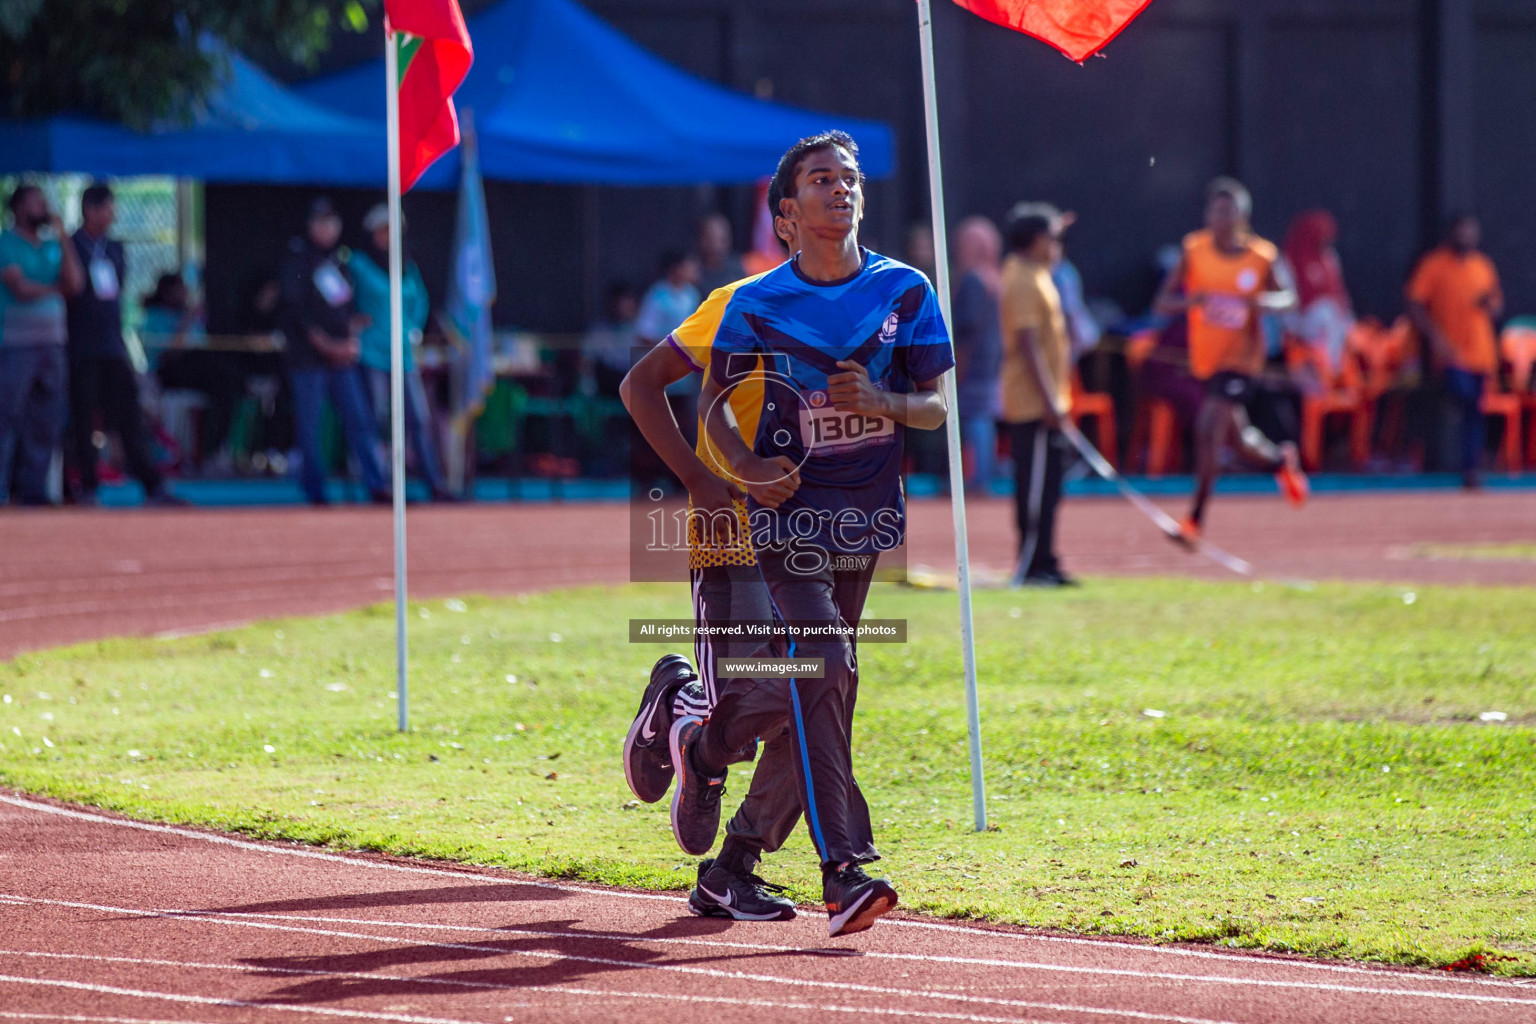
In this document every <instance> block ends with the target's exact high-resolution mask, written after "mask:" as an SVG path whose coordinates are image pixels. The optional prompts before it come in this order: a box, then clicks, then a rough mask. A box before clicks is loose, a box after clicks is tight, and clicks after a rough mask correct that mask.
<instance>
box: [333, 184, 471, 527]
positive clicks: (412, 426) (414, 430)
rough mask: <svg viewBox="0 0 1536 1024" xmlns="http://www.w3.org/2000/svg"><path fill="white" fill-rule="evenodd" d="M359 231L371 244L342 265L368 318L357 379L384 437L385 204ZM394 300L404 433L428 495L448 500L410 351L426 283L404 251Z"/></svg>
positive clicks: (423, 315) (424, 310) (418, 332)
mask: <svg viewBox="0 0 1536 1024" xmlns="http://www.w3.org/2000/svg"><path fill="white" fill-rule="evenodd" d="M363 230H364V231H367V232H368V239H369V242H370V243H371V246H370V248H369V249H368V250H367V251H364V252H356V253H353V254H352V258H351V259H350V260H349V261H348V264H347V267H348V269H349V270H350V271H351V273H352V282H353V284H354V285H355V286H356V288H357V310H358V312H359V313H360V314H362V315H363V316H364V317H366V318H367V321H368V322H367V324H366V325H365V326H364V327H363V331H362V336H361V338H360V339H359V341H360V343H361V346H362V351H361V355H360V356H359V362H360V363H361V365H362V374H363V381H364V383H365V384H367V387H368V396H369V398H370V399H371V400H372V403H373V415H374V419H375V421H376V423H377V425H378V429H379V431H381V432H382V433H383V435H384V436H385V437H389V436H391V434H390V426H389V408H390V406H389V397H390V385H389V376H390V351H389V344H390V337H389V333H390V332H389V269H388V268H389V208H388V207H387V206H385V205H384V204H383V203H380V204H379V205H377V206H375V207H374V208H373V209H371V210H369V211H368V215H367V216H366V217H364V218H363ZM400 299H401V312H402V314H403V319H402V321H401V324H402V327H401V330H402V332H403V337H404V340H405V345H404V348H405V352H404V355H405V364H404V365H405V382H404V383H405V431H406V436H407V437H408V439H409V443H410V445H411V448H412V449H413V450H414V451H415V452H416V466H417V468H418V469H419V470H420V471H421V475H422V476H423V477H424V478H426V481H427V486H428V487H429V488H431V491H432V498H433V500H434V501H448V500H452V498H453V495H452V494H450V493H449V491H448V486H447V484H445V483H444V482H443V472H442V470H441V469H440V468H439V462H438V458H437V446H436V445H435V444H433V438H432V416H431V411H430V410H429V409H428V407H427V390H426V388H425V387H423V386H422V383H421V371H420V370H418V369H417V368H416V355H415V350H416V347H417V346H418V345H420V344H421V336H422V331H423V329H425V328H426V326H427V314H428V313H429V312H430V311H431V305H430V303H429V302H428V300H427V284H426V282H425V281H424V280H422V277H421V268H420V267H418V266H417V265H416V261H415V260H413V259H411V258H410V257H409V256H407V257H405V259H404V273H403V274H402V276H401V289H400Z"/></svg>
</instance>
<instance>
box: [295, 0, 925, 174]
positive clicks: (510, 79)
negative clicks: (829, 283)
mask: <svg viewBox="0 0 1536 1024" xmlns="http://www.w3.org/2000/svg"><path fill="white" fill-rule="evenodd" d="M469 32H470V38H471V39H473V40H474V44H475V64H474V67H473V68H472V69H471V70H470V73H469V77H468V78H467V79H466V80H465V82H464V84H463V85H462V86H461V87H460V89H459V92H458V93H457V95H456V99H457V102H458V104H459V107H460V109H461V110H464V109H467V110H470V111H472V112H473V115H474V124H475V130H476V133H477V135H478V137H479V141H480V164H481V170H482V173H483V174H484V175H485V177H486V178H500V179H506V180H514V181H541V182H585V183H594V184H596V183H606V184H632V185H663V184H692V183H694V182H700V181H710V182H717V183H730V182H746V181H754V180H757V179H760V178H762V177H764V176H766V175H768V174H771V173H772V172H773V169H774V167H775V165H776V164H777V161H778V158H779V155H780V154H781V153H783V151H784V150H785V149H787V148H788V147H789V146H790V145H791V144H793V143H794V142H795V140H797V139H799V138H802V137H804V136H806V135H811V134H814V133H816V132H819V131H823V130H825V129H828V128H842V129H844V130H845V131H848V132H849V133H850V134H852V135H853V136H854V138H856V139H857V140H858V141H859V145H860V147H861V157H862V163H863V164H864V167H865V171H866V172H867V173H869V174H870V175H872V176H881V175H885V174H887V173H889V172H890V170H891V167H892V164H893V163H894V145H893V142H892V136H891V131H890V129H889V128H888V127H887V126H885V125H884V124H881V123H878V122H874V121H859V120H855V119H853V118H846V117H839V116H834V115H829V114H819V113H814V112H812V111H807V110H800V109H797V108H794V107H788V106H784V105H782V104H777V103H769V102H765V101H762V100H758V99H754V98H752V97H750V96H746V95H743V94H741V93H737V92H733V91H731V90H729V89H724V88H722V87H720V86H717V85H714V84H712V83H710V82H707V81H704V80H703V79H700V78H696V77H694V76H693V75H689V74H687V73H685V72H682V71H679V70H678V69H677V68H674V67H672V66H671V65H670V64H667V63H666V62H665V61H663V60H661V59H660V58H658V57H656V56H654V55H653V54H651V53H649V52H647V51H646V50H644V49H642V48H641V47H640V46H638V45H636V44H635V43H634V42H633V41H631V40H630V39H629V38H627V37H626V36H624V35H623V34H622V33H620V32H618V31H617V30H615V29H614V28H612V27H611V26H609V25H608V24H607V23H605V22H603V21H602V20H600V19H599V18H597V17H595V16H594V15H592V14H591V13H589V12H588V11H586V10H585V9H584V8H582V7H581V6H580V5H578V4H577V3H575V2H573V0H504V2H503V3H500V4H498V5H496V6H495V7H492V8H490V9H488V10H486V11H484V12H482V13H481V14H479V15H478V16H476V17H474V18H472V19H471V20H470V21H469ZM383 77H384V72H383V66H382V59H381V60H380V61H375V62H372V63H369V64H367V65H364V66H362V67H359V68H354V69H352V70H349V71H345V72H341V73H339V74H335V75H330V76H327V77H325V78H321V79H317V80H315V81H313V82H311V83H308V84H306V85H302V86H300V87H299V91H300V92H301V93H302V94H303V95H304V96H306V97H307V98H309V99H312V100H314V101H315V102H317V103H321V104H324V105H326V106H329V107H332V108H334V109H336V110H340V111H343V112H345V113H348V114H352V115H355V116H357V117H360V118H364V119H366V120H368V121H369V122H372V123H379V122H382V120H383V118H384V94H383V90H382V89H381V88H380V86H379V83H380V81H381V80H382V78H383ZM451 159H452V158H446V159H445V160H444V161H441V162H440V165H439V166H437V167H434V168H433V169H432V172H430V173H432V175H433V178H434V179H438V180H440V178H439V176H440V175H441V174H442V173H443V172H444V171H446V170H448V168H444V167H442V166H441V164H442V163H450V161H451ZM427 183H428V184H431V182H427Z"/></svg>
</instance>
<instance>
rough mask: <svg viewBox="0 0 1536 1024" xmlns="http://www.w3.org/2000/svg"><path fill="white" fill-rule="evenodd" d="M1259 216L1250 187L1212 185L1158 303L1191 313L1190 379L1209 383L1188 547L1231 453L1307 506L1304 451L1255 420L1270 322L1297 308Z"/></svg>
mask: <svg viewBox="0 0 1536 1024" xmlns="http://www.w3.org/2000/svg"><path fill="white" fill-rule="evenodd" d="M1252 212H1253V199H1252V198H1251V197H1250V196H1249V194H1248V190H1247V189H1246V188H1244V187H1243V185H1242V184H1241V183H1240V182H1238V181H1236V180H1234V179H1232V178H1217V179H1216V180H1215V181H1213V182H1211V184H1210V185H1209V187H1208V188H1207V189H1206V203H1205V229H1204V230H1203V231H1195V232H1192V233H1191V234H1189V235H1187V236H1185V238H1184V246H1183V253H1182V255H1181V257H1180V260H1179V265H1178V266H1177V267H1175V268H1174V270H1173V272H1172V273H1171V274H1169V275H1168V277H1167V278H1166V279H1165V280H1164V281H1163V287H1162V289H1161V291H1160V292H1159V293H1158V296H1157V303H1156V308H1157V311H1158V312H1160V313H1163V314H1165V315H1169V316H1172V315H1176V314H1180V313H1183V314H1185V316H1186V318H1187V320H1188V324H1189V368H1190V372H1191V373H1192V374H1193V375H1194V377H1195V379H1196V380H1199V381H1200V382H1201V383H1202V384H1204V385H1205V400H1204V401H1203V402H1202V403H1201V406H1200V412H1199V414H1198V415H1197V416H1196V418H1195V472H1196V474H1197V478H1198V479H1197V482H1196V485H1195V496H1194V502H1193V504H1192V505H1191V507H1190V511H1189V515H1188V517H1186V518H1185V520H1184V521H1183V523H1181V524H1180V525H1181V529H1182V531H1183V536H1184V538H1185V539H1186V540H1192V539H1194V538H1195V537H1198V536H1199V535H1200V531H1201V528H1202V525H1203V523H1204V520H1205V506H1206V504H1207V502H1208V501H1209V500H1210V497H1211V491H1212V489H1213V488H1214V487H1215V485H1216V476H1217V473H1218V471H1219V469H1220V457H1221V449H1222V447H1223V446H1224V445H1230V446H1231V447H1232V449H1233V451H1235V452H1236V453H1237V455H1238V457H1239V458H1241V459H1242V460H1243V461H1244V462H1246V463H1248V464H1249V465H1251V466H1253V467H1255V468H1257V469H1264V470H1268V471H1270V472H1272V473H1274V474H1275V479H1276V481H1277V482H1278V483H1279V485H1280V490H1281V491H1282V492H1283V493H1284V494H1285V496H1286V497H1287V498H1288V499H1289V500H1290V501H1291V502H1292V503H1293V504H1295V505H1298V506H1299V505H1301V504H1303V503H1304V502H1305V501H1306V498H1307V490H1308V484H1307V478H1306V476H1305V475H1304V474H1303V473H1302V471H1301V463H1300V459H1299V458H1298V457H1297V454H1296V446H1295V445H1293V444H1290V443H1289V442H1287V443H1285V444H1279V445H1277V444H1275V443H1274V442H1273V441H1271V440H1270V439H1269V438H1268V437H1265V436H1264V434H1263V433H1262V432H1260V431H1259V429H1258V428H1256V427H1255V426H1253V424H1252V423H1250V422H1249V419H1248V405H1249V403H1250V402H1251V401H1252V400H1253V398H1254V395H1255V387H1254V377H1255V376H1256V375H1257V374H1258V373H1259V372H1260V371H1261V370H1262V369H1263V368H1264V339H1263V334H1262V331H1261V326H1262V325H1261V323H1260V320H1261V318H1262V317H1263V315H1264V314H1265V313H1281V312H1284V311H1286V310H1288V309H1290V308H1291V307H1293V306H1294V305H1295V304H1296V292H1295V289H1294V288H1293V287H1292V286H1291V283H1290V280H1289V276H1288V275H1287V274H1286V272H1285V270H1284V265H1283V264H1282V263H1281V262H1280V254H1279V252H1278V251H1277V250H1276V249H1275V247H1274V246H1273V245H1272V244H1270V243H1269V242H1267V241H1265V240H1264V239H1262V238H1260V237H1259V236H1258V235H1255V234H1254V233H1253V230H1252V229H1251V228H1250V227H1249V226H1248V220H1249V217H1250V215H1251V214H1252Z"/></svg>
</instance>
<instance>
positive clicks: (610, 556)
mask: <svg viewBox="0 0 1536 1024" xmlns="http://www.w3.org/2000/svg"><path fill="white" fill-rule="evenodd" d="M1167 506H1168V507H1169V508H1172V509H1177V507H1178V506H1177V503H1176V502H1170V503H1167ZM911 512H912V528H911V530H910V537H911V550H910V552H909V556H908V561H909V562H910V563H911V564H913V565H920V564H921V565H929V566H933V567H934V568H936V569H940V570H942V569H945V568H946V567H948V568H949V569H953V566H954V539H953V533H952V530H951V520H950V510H949V504H948V503H947V502H944V501H931V500H930V501H914V502H912V503H911ZM1211 516H1212V522H1211V532H1210V537H1211V539H1212V540H1213V541H1215V542H1216V543H1217V544H1220V545H1222V546H1224V547H1226V548H1228V549H1229V550H1231V551H1233V552H1234V553H1236V554H1238V555H1241V556H1243V557H1244V558H1247V559H1248V560H1249V561H1251V562H1253V563H1254V566H1255V569H1256V571H1257V572H1258V573H1259V574H1260V575H1264V576H1271V577H1276V578H1297V577H1300V578H1305V579H1368V580H1385V581H1391V582H1404V583H1502V584H1512V585H1526V586H1528V585H1533V584H1536V559H1526V560H1523V561H1522V560H1510V561H1472V560H1468V559H1458V558H1447V559H1432V558H1424V557H1418V555H1417V550H1418V545H1421V544H1425V543H1435V544H1458V543H1482V544H1500V543H1511V542H1524V543H1527V544H1536V492H1514V491H1511V492H1490V493H1483V494H1472V495H1465V494H1461V493H1453V492H1438V493H1430V494H1389V495H1349V496H1334V495H1330V496H1325V497H1322V498H1319V499H1317V500H1314V501H1313V502H1312V504H1311V505H1310V506H1308V508H1307V509H1305V510H1304V511H1301V512H1296V511H1293V510H1291V509H1289V508H1287V507H1286V506H1285V505H1284V504H1283V503H1282V502H1280V501H1279V500H1278V499H1275V498H1263V497H1241V498H1238V497H1233V498H1227V497H1223V498H1220V499H1219V500H1218V501H1217V502H1216V504H1215V505H1214V506H1213V510H1212V513H1211ZM407 521H408V525H409V530H410V541H409V552H410V582H411V593H412V595H413V596H417V597H423V598H426V597H446V596H451V595H455V594H467V593H484V594H509V593H518V592H524V591H529V590H539V589H546V588H549V587H559V586H571V585H577V584H592V583H620V582H623V581H624V580H625V579H627V578H628V574H629V523H628V520H627V516H626V508H625V506H624V505H623V504H621V503H609V504H590V505H510V506H509V505H481V506H474V505H471V506H458V507H448V508H442V507H439V508H422V509H415V508H413V509H412V510H411V512H410V513H409V517H408V520H407ZM1012 521H1013V520H1012V505H1011V503H1010V502H1008V501H1006V500H1002V499H990V500H986V501H980V502H972V503H971V509H970V516H969V524H970V539H971V552H972V559H973V561H974V563H975V565H976V568H977V577H978V579H986V578H989V577H991V578H997V577H1000V576H1004V575H1006V573H1007V572H1008V570H1009V569H1010V568H1011V561H1012V558H1011V555H1012V551H1013V549H1014V545H1015V543H1016V541H1015V540H1014V537H1013V525H1012ZM1060 532H1061V544H1060V546H1061V550H1062V552H1063V556H1064V561H1065V563H1066V565H1067V566H1068V567H1069V568H1070V569H1071V570H1072V571H1073V572H1078V573H1086V574H1090V575H1198V576H1203V577H1207V578H1212V579H1220V578H1231V577H1229V576H1226V575H1225V574H1224V571H1223V570H1221V569H1219V568H1217V567H1216V566H1214V565H1211V564H1210V563H1207V562H1203V561H1201V560H1200V559H1198V558H1196V557H1195V556H1192V555H1189V554H1187V553H1185V552H1184V551H1182V550H1180V549H1179V548H1177V547H1175V546H1174V545H1172V544H1170V543H1169V542H1168V541H1167V540H1166V539H1164V538H1163V536H1162V535H1161V534H1160V533H1158V532H1157V531H1156V530H1155V529H1154V528H1153V527H1152V526H1151V525H1150V524H1148V523H1147V522H1146V521H1145V520H1144V519H1142V518H1141V517H1140V516H1139V515H1138V514H1137V513H1136V512H1134V511H1132V510H1131V508H1130V507H1129V506H1128V505H1126V504H1125V503H1124V502H1122V501H1120V500H1119V499H1114V498H1108V499H1084V500H1073V501H1069V502H1068V503H1067V504H1066V505H1064V506H1063V510H1062V518H1061V529H1060ZM391 571H392V556H391V551H390V525H389V512H388V510H387V509H370V508H363V509H346V508H338V509H327V510H319V511H312V510H309V509H259V510H245V511H224V510H194V509H188V510H176V511H171V510H156V511H118V510H92V511H63V512H55V511H46V512H41V511H40V512H34V511H30V510H16V511H9V510H0V658H6V657H10V656H12V655H14V654H16V653H17V652H19V651H25V650H38V649H41V648H46V647H55V646H58V645H61V644H66V643H78V642H81V641H87V640H96V639H99V638H102V637H107V636H121V635H128V634H152V633H162V632H179V631H193V630H202V629H210V628H213V627H216V626H221V625H228V624H231V623H240V622H248V621H250V620H252V619H257V618H270V617H276V616H282V615H311V614H316V613H320V612H330V611H339V610H342V609H346V608H355V607H358V606H361V605H365V604H371V603H374V602H377V601H384V600H388V599H389V597H390V595H391V587H392V584H391Z"/></svg>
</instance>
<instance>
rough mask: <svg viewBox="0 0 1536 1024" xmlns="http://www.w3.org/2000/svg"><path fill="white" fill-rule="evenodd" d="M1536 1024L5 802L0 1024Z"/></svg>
mask: <svg viewBox="0 0 1536 1024" xmlns="http://www.w3.org/2000/svg"><path fill="white" fill-rule="evenodd" d="M635 1019H656V1020H664V1021H667V1022H668V1024H690V1022H699V1024H716V1022H718V1021H720V1020H721V1019H728V1020H730V1021H731V1022H732V1024H736V1022H741V1024H748V1022H756V1021H763V1022H768V1021H783V1020H787V1019H793V1020H807V1021H809V1020H814V1021H844V1020H876V1019H878V1020H891V1021H901V1020H912V1021H974V1022H988V1024H990V1022H1007V1024H1014V1022H1026V1021H1027V1022H1040V1024H1043V1022H1052V1024H1091V1022H1103V1024H1112V1022H1178V1024H1273V1022H1277V1021H1284V1022H1287V1024H1373V1022H1380V1024H1389V1022H1390V1024H1431V1022H1433V1024H1472V1022H1479V1024H1493V1022H1499V1024H1536V986H1531V985H1524V984H1521V983H1519V982H1513V981H1500V980H1494V979H1486V978H1466V977H1461V976H1452V975H1445V974H1428V973H1421V972H1412V971H1405V970H1390V969H1385V968H1364V967H1357V966H1349V965H1342V964H1323V963H1317V962H1307V961H1300V960H1294V959H1285V958H1280V957H1272V956H1259V955H1243V954H1236V953H1225V952H1218V951H1215V950H1213V949H1209V948H1195V947H1177V946H1163V947H1158V946H1146V945H1138V944H1134V943H1129V942H1115V941H1106V940H1096V939H1084V938H1074V937H1070V936H1059V935H1046V934H1039V933H1030V932H1024V931H1017V930H1002V929H992V928H979V927H967V926H963V925H955V924H948V923H941V922H937V921H927V920H919V919H913V918H900V917H896V918H887V919H886V920H885V921H883V922H881V923H880V924H878V925H877V926H876V927H875V928H874V929H872V930H871V931H868V932H865V933H863V934H861V935H857V936H850V937H847V938H840V939H828V938H827V935H826V919H825V917H823V916H821V915H820V914H815V913H809V912H808V913H805V914H804V915H803V916H801V917H800V918H798V919H797V920H795V921H791V922H780V923H771V924H754V925H743V924H731V923H728V922H721V921H716V920H705V919H699V918H694V917H690V916H689V915H688V914H687V913H686V911H685V910H684V907H683V903H682V900H681V898H680V897H679V896H677V895H675V894H673V895H661V894H653V893H638V892H626V891H620V890H603V889H596V888H591V887H586V886H578V885H566V884H560V883H554V882H548V881H543V880H537V879H530V878H522V877H518V876H514V875H511V874H508V873H506V872H492V871H485V870H475V869H469V868H455V867H445V866H439V865H430V864H424V863H419V862H410V861H401V860H391V859H385V858H379V857H365V856H340V855H336V854H331V853H326V852H322V851H318V850H314V849H311V848H306V847H301V846H289V845H281V844H269V843H255V842H248V841H244V840H239V839H233V838H230V837H226V836H220V835H216V834H213V833H205V832H197V831H192V830H188V829H178V828H169V827H166V826H159V825H145V824H140V823H137V822H130V821H127V820H124V819H120V818H115V817H111V816H108V815H104V814H95V813H92V812H86V811H80V810H76V809H72V808H66V807H60V806H56V805H52V804H47V803H43V802H40V801H35V800H31V799H28V798H25V797H20V796H17V795H14V794H10V793H6V792H4V791H0V1020H27V1021H39V1022H41V1021H86V1020H94V1021H103V1022H105V1021H116V1022H119V1024H143V1022H150V1021H175V1022H178V1024H184V1022H189V1021H199V1022H207V1024H236V1022H249V1021H262V1022H266V1021H273V1022H277V1021H292V1022H295V1024H302V1022H305V1021H309V1022H320V1021H340V1020H361V1021H393V1022H402V1024H504V1022H507V1021H516V1022H541V1021H543V1022H554V1021H626V1022H628V1021H633V1020H635Z"/></svg>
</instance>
